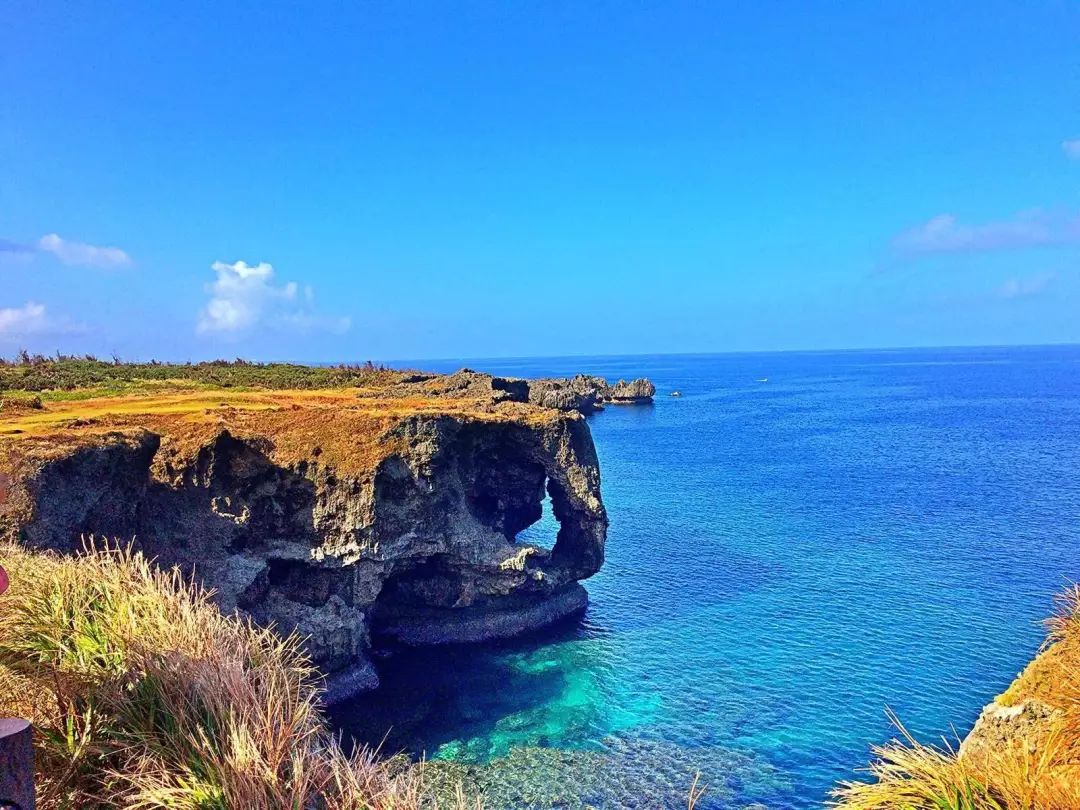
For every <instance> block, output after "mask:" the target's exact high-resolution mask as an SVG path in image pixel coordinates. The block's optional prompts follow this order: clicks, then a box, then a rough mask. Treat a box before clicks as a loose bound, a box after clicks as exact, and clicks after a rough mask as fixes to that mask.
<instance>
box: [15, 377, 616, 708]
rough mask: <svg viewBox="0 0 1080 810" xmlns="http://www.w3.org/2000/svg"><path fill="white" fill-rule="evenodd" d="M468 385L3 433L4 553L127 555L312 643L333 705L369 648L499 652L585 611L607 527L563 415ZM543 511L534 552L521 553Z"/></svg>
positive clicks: (144, 406)
mask: <svg viewBox="0 0 1080 810" xmlns="http://www.w3.org/2000/svg"><path fill="white" fill-rule="evenodd" d="M527 391H528V389H527V388H526V387H524V386H523V385H521V384H519V383H518V382H517V381H505V380H499V379H498V378H492V377H488V376H487V375H479V374H476V373H474V372H465V373H461V374H458V375H451V376H448V377H446V376H444V377H434V376H428V375H415V376H413V377H401V378H400V379H398V380H397V381H396V383H394V384H393V385H389V386H387V387H385V388H380V389H376V390H359V391H358V390H356V389H342V390H336V391H315V392H297V391H292V392H289V391H282V392H255V393H227V392H209V393H207V392H192V393H190V394H183V395H172V396H169V397H161V398H156V397H153V396H142V397H118V398H112V399H97V400H84V401H80V402H73V403H55V404H50V405H48V406H47V407H46V408H44V409H43V410H40V411H38V410H35V411H33V412H32V413H30V412H4V413H0V536H5V537H17V538H19V539H20V540H21V541H22V542H24V543H26V544H28V545H30V546H33V547H38V548H51V549H58V550H62V551H74V550H77V548H78V547H79V543H80V538H81V537H83V536H85V535H90V534H94V535H98V536H105V537H108V538H119V539H121V540H125V541H126V540H131V539H132V538H135V543H136V544H137V546H138V547H140V548H141V549H142V550H144V551H145V552H146V553H147V554H149V555H152V556H154V557H156V558H157V559H158V561H159V563H161V564H164V565H169V566H172V565H177V566H180V567H181V568H182V569H183V570H185V571H188V570H190V571H193V572H194V573H195V575H196V576H197V577H198V578H199V579H200V580H201V581H202V582H203V583H204V584H205V585H206V586H207V587H209V588H212V589H214V591H215V598H216V599H217V601H218V602H219V604H220V605H221V607H222V608H223V609H224V610H226V611H232V610H239V611H240V612H242V613H244V614H246V615H249V616H251V617H252V618H253V619H255V620H256V621H258V622H261V623H274V624H275V626H277V627H278V628H280V629H281V630H282V631H284V632H288V631H291V630H294V629H295V630H296V631H298V632H299V633H301V634H302V635H303V636H305V637H306V638H307V639H308V642H307V643H308V649H309V651H310V654H311V655H312V657H313V659H314V660H315V662H316V663H317V664H318V665H319V666H320V667H321V669H322V670H323V671H324V672H325V673H326V674H327V675H328V685H329V692H328V698H329V699H330V700H331V702H332V701H334V700H338V699H342V698H344V697H347V696H349V695H351V694H353V693H356V692H358V691H362V690H364V689H370V688H373V687H374V686H376V685H377V683H378V678H377V674H376V671H375V669H374V667H373V666H372V664H371V659H370V657H369V652H370V649H371V644H372V638H373V637H376V638H379V637H386V638H390V639H395V640H397V641H399V642H401V643H406V644H434V643H442V642H449V641H455V642H456V641H476V640H483V639H491V638H498V637H505V636H510V635H515V634H518V633H521V632H523V631H526V630H529V629H532V628H536V627H539V626H542V625H545V624H548V623H550V622H552V621H554V620H556V619H559V618H560V617H563V616H567V615H569V614H573V613H576V612H579V611H581V610H582V609H583V608H584V606H585V602H586V596H585V592H584V589H583V588H582V587H581V586H580V584H578V583H579V580H582V579H585V578H586V577H588V576H590V575H591V574H593V573H595V572H596V571H597V570H598V569H599V568H600V566H601V564H602V563H603V560H604V541H605V537H606V532H607V515H606V513H605V510H604V505H603V502H602V501H601V497H600V471H599V467H598V465H597V459H596V452H595V449H594V447H593V442H592V437H591V435H590V433H589V429H588V426H587V425H586V423H585V421H584V419H582V417H581V416H580V415H579V414H578V413H575V412H563V411H557V410H552V409H548V408H539V407H536V406H534V405H530V404H528V403H526V402H523V401H521V400H525V399H528V398H529V395H528V393H527ZM545 496H549V497H550V502H551V507H552V511H553V512H554V515H555V518H556V519H557V521H558V523H559V529H558V533H557V536H556V537H554V538H552V542H551V544H550V548H546V547H542V546H539V545H528V544H523V543H519V542H518V541H517V540H516V537H517V535H518V534H519V533H520V532H521V531H522V530H523V529H525V528H526V527H528V526H530V525H531V524H533V523H535V522H536V521H538V520H539V519H540V517H541V515H542V508H543V502H544V499H545Z"/></svg>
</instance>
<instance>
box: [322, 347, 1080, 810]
mask: <svg viewBox="0 0 1080 810" xmlns="http://www.w3.org/2000/svg"><path fill="white" fill-rule="evenodd" d="M464 364H465V363H462V362H460V361H459V362H439V363H431V362H426V363H423V364H418V365H422V366H423V367H425V368H430V369H432V370H436V371H452V370H455V369H456V368H458V367H460V366H461V365H464ZM467 364H468V365H469V366H470V367H472V368H477V369H480V370H484V371H489V372H492V373H495V374H504V375H514V376H524V377H541V376H561V375H572V374H575V373H580V372H585V373H589V374H599V375H603V376H605V377H608V378H609V380H614V379H617V378H619V377H624V378H632V377H640V376H646V377H649V378H650V379H652V380H653V382H655V383H656V386H657V389H658V390H657V396H656V401H655V404H653V405H652V406H635V407H609V408H607V409H606V410H605V411H603V412H601V413H598V414H595V415H594V416H591V417H589V424H590V427H591V429H592V433H593V437H594V439H595V442H596V446H597V451H598V454H599V458H600V464H601V471H602V477H603V487H602V489H603V495H604V500H605V503H606V505H607V508H608V512H609V515H610V519H611V529H610V533H609V536H608V545H607V561H606V563H605V565H604V568H603V570H602V571H601V572H600V573H599V574H597V575H596V576H594V577H593V578H592V579H590V580H588V581H587V582H586V583H585V585H586V587H587V589H588V591H589V594H590V606H589V609H588V612H587V613H586V615H585V617H584V619H583V620H582V621H580V622H577V623H570V624H568V625H565V626H561V627H557V628H553V629H551V630H549V631H545V632H543V633H540V634H537V635H535V636H532V637H529V638H526V639H520V640H517V641H514V642H510V643H504V644H495V645H485V646H469V647H456V648H455V647H451V648H444V649H436V650H419V651H410V652H405V653H401V654H398V655H395V656H392V657H389V658H387V659H386V660H383V661H382V662H381V663H380V666H381V667H382V669H383V673H384V681H385V683H386V684H387V686H386V687H384V688H383V689H382V690H380V691H379V692H377V693H375V694H374V695H372V696H369V697H366V698H364V699H362V700H361V701H358V702H357V703H356V704H354V705H352V706H351V707H349V708H347V709H346V710H345V711H344V712H342V713H340V714H339V715H338V717H337V720H338V721H339V722H340V723H341V725H342V726H343V727H344V728H345V729H346V730H347V731H349V732H351V733H353V734H355V735H356V736H357V737H358V738H360V739H363V740H366V741H368V742H374V743H378V742H380V741H383V740H384V737H385V741H384V742H383V750H384V751H387V752H390V751H396V750H404V751H408V752H409V753H411V754H412V755H414V756H420V755H423V756H425V757H426V758H428V759H429V760H435V761H452V762H455V763H458V764H460V765H463V766H471V767H470V769H469V772H470V773H471V774H473V775H474V776H475V775H479V778H480V780H481V782H482V783H483V784H484V785H485V786H486V787H487V789H488V791H489V802H494V804H492V805H491V806H494V807H499V806H505V807H530V806H536V807H540V806H555V807H584V806H594V807H605V808H622V807H641V808H655V807H685V806H686V796H687V792H688V790H689V787H690V784H691V782H692V780H693V778H694V775H695V774H697V773H700V784H701V785H704V786H706V793H705V794H704V796H703V798H702V799H701V801H700V802H699V803H698V808H702V809H704V810H713V808H745V807H748V806H758V805H765V806H767V807H774V808H805V807H819V806H821V805H822V804H823V803H824V802H825V801H826V800H827V799H828V792H829V790H830V788H831V787H832V786H833V785H834V784H835V783H836V781H837V780H840V779H853V778H858V777H859V773H858V772H857V769H858V768H860V767H863V766H865V764H866V762H867V760H868V758H869V756H870V752H869V746H870V745H871V744H874V743H882V742H884V741H886V740H888V739H890V738H891V737H893V736H895V735H896V734H897V730H896V728H895V727H894V726H893V725H892V723H891V721H890V719H889V717H888V716H887V710H891V711H892V712H894V713H895V715H896V717H898V718H899V720H900V721H901V722H902V723H903V724H904V726H905V727H906V728H907V729H908V730H909V731H910V732H911V733H913V734H914V735H916V736H917V737H918V738H920V739H922V740H925V741H930V742H934V741H938V742H940V741H941V738H942V737H945V738H947V739H948V740H950V741H951V742H952V743H953V744H954V745H955V744H956V741H957V737H958V736H962V735H963V734H965V733H966V732H967V730H968V729H969V728H970V727H971V725H972V723H973V722H974V720H975V718H976V717H977V715H978V713H979V711H980V709H981V708H982V706H983V705H985V704H986V703H988V702H989V701H990V700H992V698H993V697H994V695H996V694H998V693H999V692H1001V691H1003V690H1004V689H1005V688H1006V686H1007V685H1008V684H1009V682H1010V681H1011V680H1012V679H1013V678H1014V677H1015V676H1016V674H1017V673H1018V672H1019V670H1020V669H1022V668H1023V667H1024V665H1025V664H1026V663H1027V662H1028V661H1029V660H1030V658H1031V657H1032V655H1033V654H1034V653H1035V651H1036V650H1037V648H1038V646H1039V644H1040V641H1041V640H1042V637H1043V633H1042V628H1041V625H1040V621H1041V620H1042V619H1044V618H1045V617H1046V616H1047V615H1048V614H1049V612H1050V611H1051V610H1052V608H1053V596H1054V594H1055V592H1057V591H1059V590H1061V589H1062V588H1063V587H1064V586H1065V585H1066V584H1068V583H1069V582H1071V581H1075V580H1077V579H1078V578H1080V519H1078V518H1080V454H1078V453H1077V448H1078V446H1080V347H1032V348H978V349H972V348H963V349H960V348H957V349H919V350H892V351H852V352H804V353H771V354H738V355H696V356H689V355H687V356H655V357H642V356H635V357H574V358H548V359H528V360H490V361H484V360H470V361H468V363H467ZM674 390H677V391H680V392H681V393H682V396H681V397H677V398H676V397H671V396H669V395H670V393H671V392H672V391H674ZM554 526H555V524H554V520H553V518H552V517H551V516H550V512H548V513H547V514H546V515H545V518H544V519H543V520H542V521H541V522H540V523H538V524H536V525H535V526H533V527H530V528H529V529H528V530H527V532H526V533H525V535H524V536H525V537H526V538H527V539H529V540H531V541H536V542H540V543H542V544H546V545H550V543H551V539H552V537H553V535H554V528H553V527H554Z"/></svg>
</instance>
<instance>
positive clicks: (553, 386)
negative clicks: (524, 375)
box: [529, 374, 656, 414]
mask: <svg viewBox="0 0 1080 810" xmlns="http://www.w3.org/2000/svg"><path fill="white" fill-rule="evenodd" d="M655 394H656V386H655V385H653V384H652V383H651V382H650V381H649V380H647V379H645V378H641V379H637V380H633V381H631V382H626V381H625V380H619V381H618V382H617V383H615V384H614V385H608V382H607V380H606V379H604V378H603V377H594V376H590V375H588V374H579V375H577V376H576V377H550V378H546V379H540V380H530V381H529V402H531V403H533V404H534V405H540V406H541V407H545V408H555V409H557V410H560V411H579V412H580V413H584V414H590V413H592V412H593V411H597V410H600V409H602V408H603V407H604V404H605V403H611V404H613V405H644V404H648V403H650V402H652V400H653V396H654V395H655Z"/></svg>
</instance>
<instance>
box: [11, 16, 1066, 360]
mask: <svg viewBox="0 0 1080 810" xmlns="http://www.w3.org/2000/svg"><path fill="white" fill-rule="evenodd" d="M1078 53H1080V7H1078V6H1077V5H1075V4H1073V3H1067V2H1064V1H1063V0H1062V1H1061V2H1043V3H1040V2H1033V3H997V2H982V3H979V4H971V3H966V2H965V3H954V2H935V3H910V2H904V3H899V2H897V3H893V2H879V3H831V2H814V3H803V4H795V3H727V4H719V3H711V2H710V3H689V2H687V3H641V2H633V3H631V2H626V3H614V2H598V3H556V2H551V3H501V2H499V3H495V2H491V3H430V4H429V3H423V2H415V3H412V2H410V3H393V4H392V3H365V4H360V3H354V4H345V3H340V4H339V3H333V4H331V3H315V4H293V3H274V2H261V3H250V4H221V3H198V2H188V3H184V4H172V3H143V4H135V5H124V4H116V3H110V4H107V5H105V4H60V3H51V2H19V1H18V0H16V1H15V2H8V3H5V4H4V5H3V6H2V8H0V280H2V284H0V354H8V355H10V354H12V353H13V352H14V351H15V350H16V349H17V348H19V347H27V348H30V349H33V350H40V351H55V350H57V349H60V350H63V351H78V352H83V351H93V352H98V353H102V354H109V353H118V354H119V355H121V356H123V357H126V358H149V357H158V358H163V359H188V358H191V359H199V358H207V357H219V356H225V357H232V356H238V355H239V356H245V357H252V358H260V359H266V358H281V359H297V360H363V359H367V358H374V359H393V358H416V359H421V358H434V357H494V356H526V355H569V354H622V353H651V352H723V351H744V350H772V349H818V348H848V347H851V348H854V347H876V346H922V345H945V344H948V345H955V344H989V343H995V344H997V343H1053V342H1080V317H1077V312H1078V306H1077V305H1078V304H1080V60H1078V59H1077V54H1078Z"/></svg>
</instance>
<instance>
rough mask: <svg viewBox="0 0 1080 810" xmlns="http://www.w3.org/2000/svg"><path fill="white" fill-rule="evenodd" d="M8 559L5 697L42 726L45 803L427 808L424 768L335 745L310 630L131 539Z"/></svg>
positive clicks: (0, 651) (17, 552) (256, 809)
mask: <svg viewBox="0 0 1080 810" xmlns="http://www.w3.org/2000/svg"><path fill="white" fill-rule="evenodd" d="M0 560H2V561H3V564H4V566H5V567H6V568H7V569H8V571H9V572H10V574H11V580H12V585H11V588H10V590H9V591H8V592H7V593H6V594H4V595H3V596H0V677H2V678H3V681H2V682H3V684H4V688H3V692H2V694H0V709H2V710H3V712H5V713H7V712H11V713H15V714H19V715H23V716H27V717H29V718H30V719H31V720H32V721H33V722H34V725H35V729H36V736H35V740H36V745H37V752H36V755H37V756H36V759H37V767H38V773H37V785H38V793H39V806H40V807H42V808H45V810H53V809H54V808H76V807H77V808H84V807H85V808H92V807H98V808H160V807H170V808H186V809H188V810H225V808H244V809H245V810H246V809H247V808H251V809H252V810H262V809H263V808H265V810H271V808H273V810H280V808H295V809H296V810H306V809H308V808H310V809H311V810H315V809H316V808H319V809H324V810H361V809H362V808H363V809H365V810H391V809H393V810H411V808H415V807H417V806H418V805H419V802H420V776H419V775H418V772H417V771H416V769H413V770H409V771H406V770H401V769H399V770H398V771H395V770H394V769H393V768H392V766H390V765H388V764H386V763H382V762H379V761H377V760H376V759H375V757H374V756H373V755H372V754H371V752H366V751H362V752H359V753H357V754H355V755H353V756H346V755H345V754H344V753H343V752H342V751H341V749H340V748H339V747H338V745H337V744H336V743H335V740H334V739H333V737H332V736H331V735H330V733H329V732H328V730H327V729H326V727H325V726H324V724H323V721H322V718H321V716H320V714H319V711H318V696H319V692H318V687H317V681H316V677H315V672H314V670H313V669H312V668H311V666H310V665H309V663H308V662H307V660H306V659H305V658H304V657H303V655H302V654H301V652H300V648H299V646H298V643H297V639H296V638H291V637H290V638H285V639H282V638H280V637H279V636H277V635H276V634H275V633H273V632H272V631H270V630H265V629H259V628H256V627H253V626H251V625H250V624H248V623H245V622H241V621H239V620H238V619H235V618H230V617H225V616H222V615H221V613H219V612H218V610H217V609H216V608H215V607H214V605H213V604H212V603H211V602H209V601H208V598H207V594H206V593H204V592H202V591H200V590H199V589H198V588H196V587H195V586H193V585H192V584H191V583H189V582H186V581H184V580H182V579H181V578H180V577H179V576H178V575H177V574H176V573H175V572H174V573H164V572H161V571H158V570H156V569H155V568H154V567H153V566H151V565H150V564H148V563H147V561H146V560H144V559H143V558H142V557H141V556H140V555H138V554H134V553H131V552H130V551H128V550H121V549H107V548H104V547H102V546H96V547H95V546H90V547H88V549H87V551H86V553H84V554H83V555H80V556H78V557H61V556H57V555H52V554H41V553H31V552H28V551H26V550H24V549H22V548H19V547H16V546H0Z"/></svg>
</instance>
